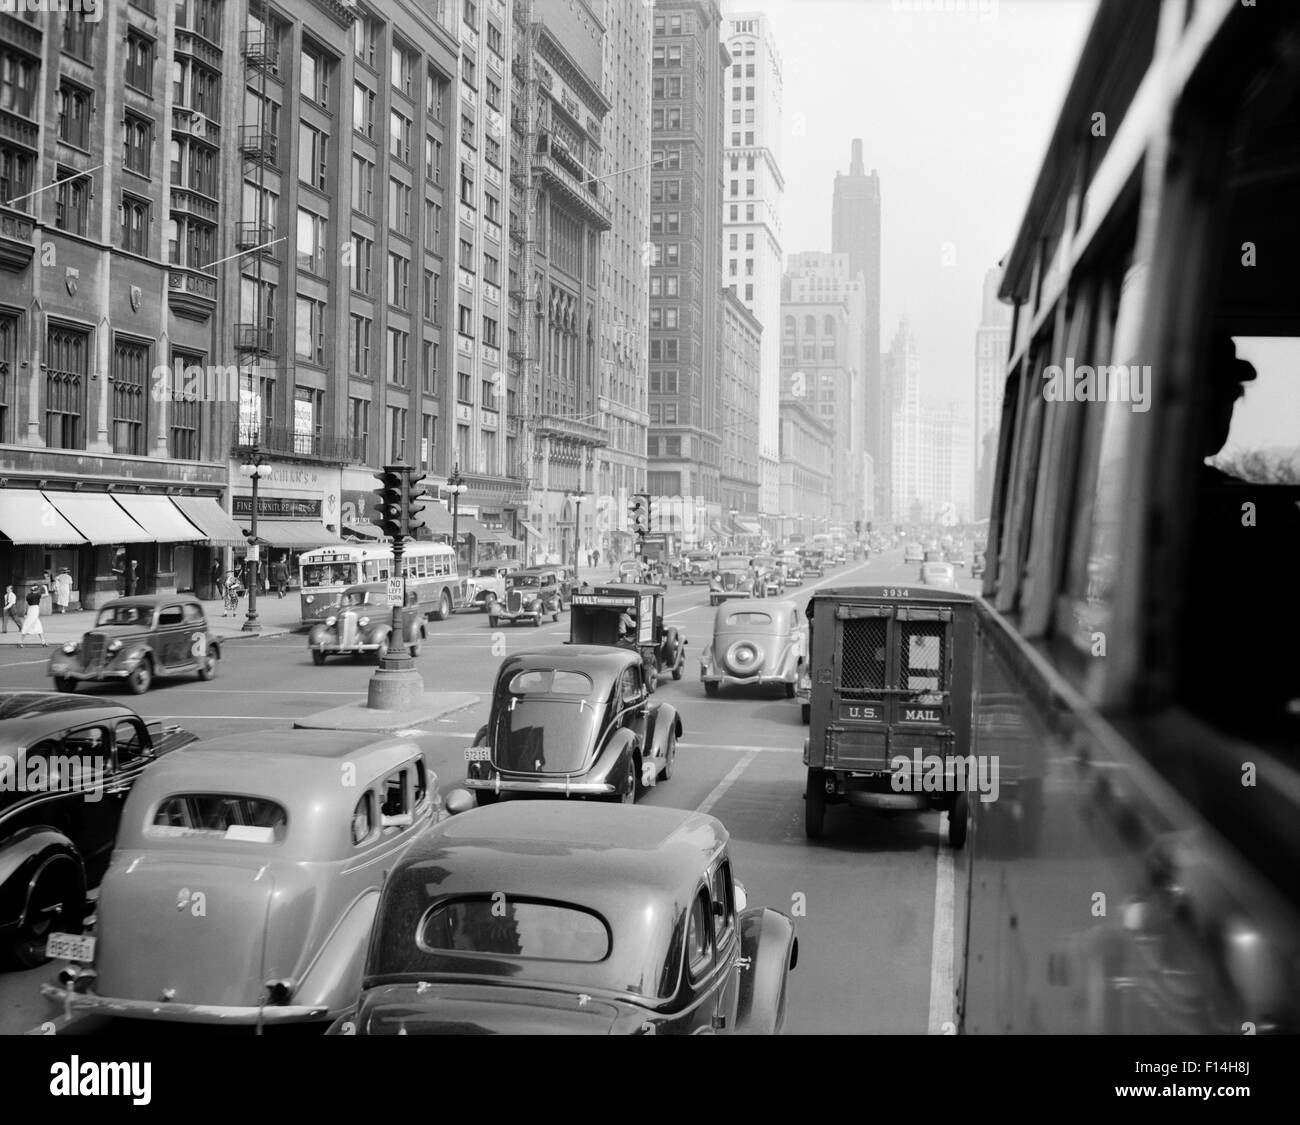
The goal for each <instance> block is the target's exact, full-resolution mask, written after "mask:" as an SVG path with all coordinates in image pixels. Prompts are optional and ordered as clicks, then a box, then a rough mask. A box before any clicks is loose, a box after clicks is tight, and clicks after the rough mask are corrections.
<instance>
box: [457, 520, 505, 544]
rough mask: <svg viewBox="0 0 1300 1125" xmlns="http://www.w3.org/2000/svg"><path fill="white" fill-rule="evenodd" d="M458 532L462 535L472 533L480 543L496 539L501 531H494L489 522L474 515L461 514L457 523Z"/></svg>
mask: <svg viewBox="0 0 1300 1125" xmlns="http://www.w3.org/2000/svg"><path fill="white" fill-rule="evenodd" d="M456 534H457V535H460V536H466V535H472V536H473V537H474V538H475V539H477V540H478V541H479V542H480V543H486V542H488V541H489V540H495V539H496V537H497V536H498V535H500V534H501V532H499V531H493V530H492V528H490V527H488V526H487V524H485V523H483V522H482V521H481V520H478V519H475V518H474V517H473V516H461V517H460V519H459V520H458V521H457V524H456Z"/></svg>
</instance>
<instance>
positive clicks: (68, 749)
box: [0, 691, 195, 968]
mask: <svg viewBox="0 0 1300 1125" xmlns="http://www.w3.org/2000/svg"><path fill="white" fill-rule="evenodd" d="M194 738H195V736H194V735H192V734H191V733H190V732H189V731H185V730H182V729H181V728H180V727H178V726H173V725H170V724H164V723H163V722H162V721H160V720H157V719H154V720H146V719H142V718H141V717H140V716H139V715H137V714H136V713H135V712H134V711H132V710H131V709H130V708H129V707H127V706H125V705H124V704H121V703H116V702H113V701H111V700H107V699H94V698H89V697H71V696H67V695H60V694H59V693H57V692H52V691H5V692H0V960H4V961H7V962H9V963H10V964H11V965H17V966H20V967H26V968H30V967H32V966H34V965H40V964H42V963H43V962H44V961H45V960H46V956H47V955H46V949H47V944H48V941H49V937H50V935H51V934H52V933H70V934H75V933H79V932H80V930H81V926H82V921H83V917H84V915H85V910H86V892H87V891H88V890H91V889H93V888H94V887H96V886H98V885H99V881H100V878H101V877H102V876H103V874H104V869H105V868H106V867H107V866H108V857H109V855H110V853H111V852H112V850H113V838H114V836H115V835H116V833H117V822H118V817H119V816H120V815H121V812H122V798H123V797H124V796H125V795H126V794H127V793H129V792H130V790H131V787H132V786H133V785H134V784H135V783H136V781H137V780H138V779H139V778H140V776H141V774H142V773H143V772H144V770H145V768H146V767H148V766H149V765H150V764H151V763H152V762H155V761H157V759H158V758H160V757H161V756H162V755H164V754H167V753H170V752H171V751H172V750H175V749H177V748H179V747H181V746H185V745H187V744H189V743H191V742H193V741H194Z"/></svg>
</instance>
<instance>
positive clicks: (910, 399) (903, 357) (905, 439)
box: [876, 317, 928, 523]
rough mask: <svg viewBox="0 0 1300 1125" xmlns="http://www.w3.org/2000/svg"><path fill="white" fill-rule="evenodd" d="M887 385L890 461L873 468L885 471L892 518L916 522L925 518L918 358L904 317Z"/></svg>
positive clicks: (919, 365)
mask: <svg viewBox="0 0 1300 1125" xmlns="http://www.w3.org/2000/svg"><path fill="white" fill-rule="evenodd" d="M889 364H890V378H891V386H890V393H889V397H890V399H891V400H892V401H891V404H890V405H891V412H890V417H889V418H888V419H887V424H888V425H889V427H890V431H891V439H892V445H893V448H892V450H891V457H892V462H891V464H889V465H885V466H880V465H877V467H876V470H877V471H876V478H877V480H879V478H880V473H881V470H882V468H883V470H884V471H886V472H887V473H888V474H889V477H890V487H891V492H892V495H891V497H890V511H891V512H892V513H893V515H892V517H890V518H892V519H894V520H896V521H898V522H900V523H916V522H919V521H921V520H923V519H926V518H928V517H927V515H926V514H925V511H924V504H923V502H922V492H923V491H924V488H923V485H922V479H921V477H922V454H921V445H922V433H921V429H922V427H921V357H920V356H919V355H918V354H917V350H916V341H915V339H914V338H913V337H912V329H911V327H910V325H909V324H908V321H907V317H903V319H902V320H901V321H900V322H899V325H898V331H897V332H895V333H894V340H893V343H892V345H891V346H890V349H889Z"/></svg>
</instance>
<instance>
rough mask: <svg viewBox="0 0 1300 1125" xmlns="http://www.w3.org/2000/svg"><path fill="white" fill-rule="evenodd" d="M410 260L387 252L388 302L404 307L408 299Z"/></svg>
mask: <svg viewBox="0 0 1300 1125" xmlns="http://www.w3.org/2000/svg"><path fill="white" fill-rule="evenodd" d="M410 280H411V262H410V259H409V258H405V257H403V256H402V255H401V254H395V253H394V252H393V251H391V250H390V251H389V252H388V303H389V304H390V305H392V306H393V307H394V308H398V309H405V308H406V307H407V303H408V301H409V299H410V297H409V288H410Z"/></svg>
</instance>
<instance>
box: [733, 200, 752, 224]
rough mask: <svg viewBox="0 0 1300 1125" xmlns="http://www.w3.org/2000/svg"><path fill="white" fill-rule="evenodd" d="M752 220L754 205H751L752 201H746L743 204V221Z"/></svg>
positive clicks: (750, 221) (749, 221)
mask: <svg viewBox="0 0 1300 1125" xmlns="http://www.w3.org/2000/svg"><path fill="white" fill-rule="evenodd" d="M732 210H733V211H734V210H735V208H734V207H733V208H732ZM753 221H754V205H753V204H752V203H746V204H745V222H747V223H752V222H753Z"/></svg>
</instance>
